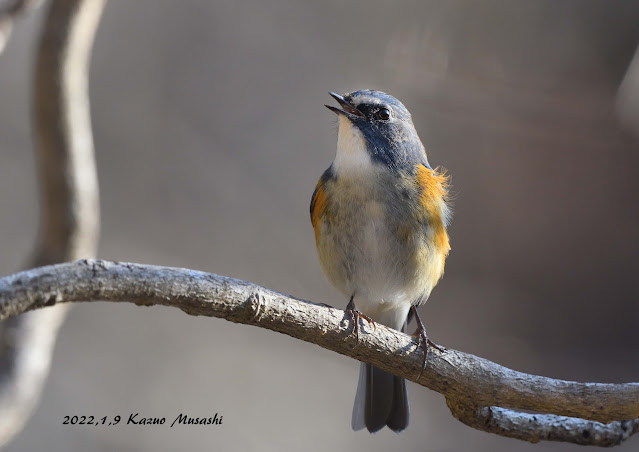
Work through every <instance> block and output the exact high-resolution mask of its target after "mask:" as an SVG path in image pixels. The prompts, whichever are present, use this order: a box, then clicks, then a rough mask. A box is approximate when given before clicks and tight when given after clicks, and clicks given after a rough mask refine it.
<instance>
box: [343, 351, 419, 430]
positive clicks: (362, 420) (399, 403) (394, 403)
mask: <svg viewBox="0 0 639 452" xmlns="http://www.w3.org/2000/svg"><path fill="white" fill-rule="evenodd" d="M408 418H409V406H408V392H407V391H406V380H404V379H403V378H401V377H397V376H395V375H393V374H389V373H388V372H384V371H383V370H381V369H378V368H377V367H373V366H371V365H370V364H365V363H362V365H361V367H360V371H359V383H358V385H357V394H356V395H355V405H354V406H353V418H352V422H351V425H352V427H353V430H361V429H363V428H364V427H366V428H367V429H368V431H369V432H371V433H374V432H377V431H379V430H381V429H382V428H384V426H385V425H387V426H388V428H390V429H391V430H393V431H394V432H397V433H399V432H401V431H402V430H404V429H405V428H406V427H407V426H408Z"/></svg>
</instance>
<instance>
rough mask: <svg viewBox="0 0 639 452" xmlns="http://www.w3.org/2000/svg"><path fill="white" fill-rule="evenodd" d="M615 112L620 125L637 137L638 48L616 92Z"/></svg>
mask: <svg viewBox="0 0 639 452" xmlns="http://www.w3.org/2000/svg"><path fill="white" fill-rule="evenodd" d="M617 112H618V113H619V118H620V119H621V122H622V124H623V125H624V126H626V127H628V128H629V129H630V130H631V131H632V132H634V133H635V135H637V136H639V46H638V47H637V50H636V51H635V54H634V56H633V58H632V60H631V61H630V64H629V65H628V70H627V71H626V74H625V75H624V77H623V80H622V81H621V85H620V86H619V90H618V91H617Z"/></svg>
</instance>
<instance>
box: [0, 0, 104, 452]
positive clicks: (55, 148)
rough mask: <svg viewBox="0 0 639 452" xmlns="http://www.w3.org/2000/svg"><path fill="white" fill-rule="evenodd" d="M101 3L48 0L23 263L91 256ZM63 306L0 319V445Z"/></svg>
mask: <svg viewBox="0 0 639 452" xmlns="http://www.w3.org/2000/svg"><path fill="white" fill-rule="evenodd" d="M31 3H33V2H31ZM104 3H105V0H52V1H51V3H50V5H49V9H48V12H47V14H46V19H45V22H44V25H43V29H42V32H41V36H40V40H39V45H38V48H37V56H36V64H35V74H34V84H33V100H32V102H33V119H34V136H35V145H36V150H37V160H38V171H39V173H38V179H39V184H40V222H39V237H38V242H37V247H36V249H35V253H34V257H33V258H32V260H31V262H30V263H29V265H28V266H30V267H31V266H34V265H45V264H50V263H54V262H62V261H66V260H70V259H78V258H81V257H93V256H95V254H96V249H97V243H98V233H99V204H98V184H97V173H96V168H95V162H94V155H93V138H92V133H91V122H90V112H89V100H88V86H87V76H88V68H89V59H90V54H91V47H92V44H93V38H94V36H95V31H96V29H97V25H98V23H99V19H100V16H101V13H102V9H103V7H104ZM67 309H68V307H65V306H58V307H55V308H54V309H47V310H43V311H39V312H32V313H29V314H27V315H23V316H19V317H14V318H11V319H9V320H6V321H5V322H4V323H3V324H2V331H1V332H0V446H1V445H5V444H6V443H7V442H8V441H10V440H11V439H12V438H13V436H14V435H15V434H16V433H17V432H19V431H20V430H21V429H22V427H23V426H24V424H25V422H26V421H27V419H28V418H29V416H30V415H31V413H32V412H33V409H34V408H35V406H36V404H37V402H38V400H39V396H40V393H41V391H42V387H43V385H44V383H45V380H46V377H47V375H48V372H49V367H50V363H51V355H52V352H53V347H54V344H55V339H56V335H57V332H58V329H59V327H60V325H61V324H62V322H63V320H64V317H65V315H66V312H67Z"/></svg>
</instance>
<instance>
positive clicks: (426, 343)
mask: <svg viewBox="0 0 639 452" xmlns="http://www.w3.org/2000/svg"><path fill="white" fill-rule="evenodd" d="M410 309H411V311H412V312H413V314H414V315H415V322H416V323H417V329H416V330H415V332H414V333H413V336H417V344H418V345H419V344H423V347H424V358H423V360H422V370H421V371H420V372H419V376H418V377H417V379H418V380H419V379H420V378H421V376H422V374H423V373H424V369H425V368H426V357H427V356H428V348H429V347H433V348H436V349H437V350H439V351H440V352H443V351H444V350H443V349H442V348H441V347H440V346H439V345H437V344H435V343H434V342H433V341H431V340H430V339H429V338H428V336H427V335H426V328H424V324H423V323H422V319H421V318H420V317H419V312H417V308H416V307H415V305H413V306H411V307H410Z"/></svg>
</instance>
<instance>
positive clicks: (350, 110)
mask: <svg viewBox="0 0 639 452" xmlns="http://www.w3.org/2000/svg"><path fill="white" fill-rule="evenodd" d="M328 94H330V95H331V96H332V97H333V99H335V100H336V101H337V102H338V103H339V104H340V105H341V106H342V108H343V110H341V109H339V108H337V107H333V106H331V105H325V107H326V108H328V109H329V110H331V111H332V112H335V113H337V114H342V115H346V116H347V117H348V116H351V115H352V116H361V117H364V113H362V112H361V111H359V110H358V109H357V108H355V106H354V105H352V104H351V103H350V102H348V101H347V100H346V99H344V98H343V97H342V96H340V95H339V94H335V93H330V92H329V93H328Z"/></svg>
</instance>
